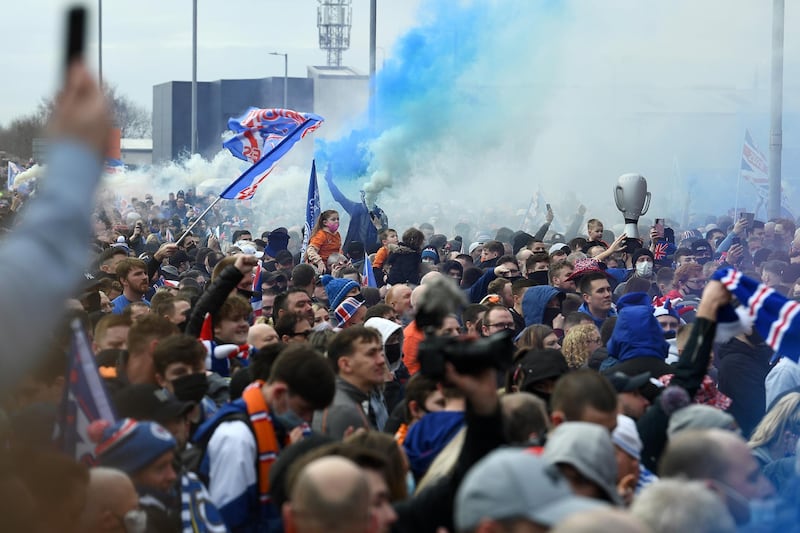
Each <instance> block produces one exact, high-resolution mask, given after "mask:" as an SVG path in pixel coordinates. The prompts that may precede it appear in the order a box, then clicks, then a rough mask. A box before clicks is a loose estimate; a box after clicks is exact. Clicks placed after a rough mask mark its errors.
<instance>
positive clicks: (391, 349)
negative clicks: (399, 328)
mask: <svg viewBox="0 0 800 533" xmlns="http://www.w3.org/2000/svg"><path fill="white" fill-rule="evenodd" d="M383 353H385V354H386V359H388V360H389V362H390V363H392V364H394V363H396V362H397V361H399V360H400V356H401V355H402V347H401V345H400V343H399V342H398V343H397V344H386V345H384V347H383Z"/></svg>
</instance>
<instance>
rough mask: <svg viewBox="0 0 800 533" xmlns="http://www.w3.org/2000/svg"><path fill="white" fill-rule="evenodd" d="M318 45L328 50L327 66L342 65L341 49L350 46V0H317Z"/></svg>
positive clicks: (351, 13) (351, 19)
mask: <svg viewBox="0 0 800 533" xmlns="http://www.w3.org/2000/svg"><path fill="white" fill-rule="evenodd" d="M317 2H319V6H318V7H317V28H319V47H320V48H321V49H322V50H327V51H328V66H329V67H341V66H342V51H344V50H347V49H348V48H350V27H351V26H352V22H353V8H352V7H351V3H352V0H317Z"/></svg>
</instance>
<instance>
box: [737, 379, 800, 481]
mask: <svg viewBox="0 0 800 533" xmlns="http://www.w3.org/2000/svg"><path fill="white" fill-rule="evenodd" d="M799 436H800V392H790V393H789V394H787V395H786V396H784V397H783V398H781V399H780V400H778V401H777V402H776V403H775V404H774V405H773V406H772V409H770V410H769V412H768V413H767V414H766V415H764V418H762V419H761V422H759V424H758V426H756V429H755V430H753V435H752V436H751V437H750V442H748V443H747V444H748V446H750V449H752V450H753V456H754V457H755V458H756V460H757V461H758V462H759V464H760V465H761V468H762V469H763V468H764V467H765V466H766V465H768V464H769V463H772V462H773V461H777V460H778V459H783V458H784V457H788V456H792V455H794V454H795V447H796V446H797V440H798V437H799Z"/></svg>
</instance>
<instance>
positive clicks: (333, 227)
mask: <svg viewBox="0 0 800 533" xmlns="http://www.w3.org/2000/svg"><path fill="white" fill-rule="evenodd" d="M325 227H326V228H328V231H330V232H331V233H336V232H337V231H338V229H339V223H338V222H336V223H334V224H325Z"/></svg>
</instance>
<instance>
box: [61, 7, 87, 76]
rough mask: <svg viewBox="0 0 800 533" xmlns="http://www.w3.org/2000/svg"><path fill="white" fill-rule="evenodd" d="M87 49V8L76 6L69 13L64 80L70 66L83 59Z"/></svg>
mask: <svg viewBox="0 0 800 533" xmlns="http://www.w3.org/2000/svg"><path fill="white" fill-rule="evenodd" d="M85 48H86V8H85V7H83V6H74V7H71V8H70V9H69V11H68V12H67V42H66V55H65V56H64V78H65V79H66V74H67V72H68V71H69V66H70V65H71V64H72V63H73V61H75V60H76V59H80V58H82V57H83V52H84V49H85Z"/></svg>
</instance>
